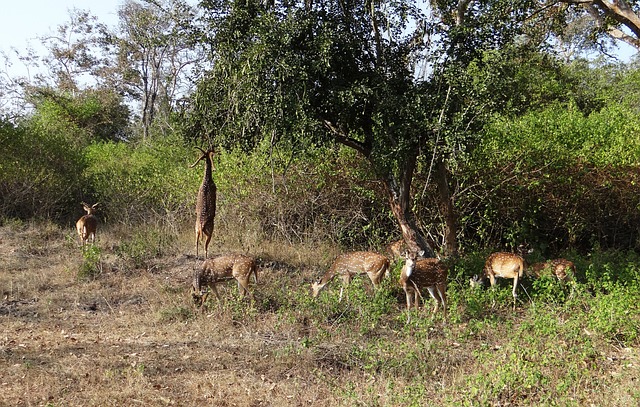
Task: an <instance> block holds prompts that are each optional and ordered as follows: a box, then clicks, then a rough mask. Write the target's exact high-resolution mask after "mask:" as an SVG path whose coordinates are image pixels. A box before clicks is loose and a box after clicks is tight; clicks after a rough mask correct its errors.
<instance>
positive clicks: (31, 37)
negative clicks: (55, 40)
mask: <svg viewBox="0 0 640 407" xmlns="http://www.w3.org/2000/svg"><path fill="white" fill-rule="evenodd" d="M123 2H124V0H98V1H96V0H10V1H3V4H2V11H1V12H0V50H2V51H3V52H5V53H9V54H13V53H12V52H11V48H15V49H17V50H18V51H19V52H20V53H24V52H25V50H26V49H27V48H28V45H31V47H32V48H34V49H35V50H38V49H39V47H40V43H39V41H38V40H37V38H36V37H37V36H42V35H46V34H48V33H51V32H54V31H55V29H56V28H57V27H58V26H59V25H61V24H64V23H66V22H67V21H69V10H73V9H74V8H76V9H80V10H88V11H90V12H91V14H93V15H95V16H96V17H98V20H99V21H100V22H101V23H104V24H106V25H108V26H112V27H113V26H115V25H116V24H117V22H118V15H117V10H118V8H119V7H120V5H121V4H122V3H123ZM19 65H20V62H14V67H13V68H12V69H16V70H19V69H20V68H21V67H20V66H19ZM0 69H2V68H0Z"/></svg>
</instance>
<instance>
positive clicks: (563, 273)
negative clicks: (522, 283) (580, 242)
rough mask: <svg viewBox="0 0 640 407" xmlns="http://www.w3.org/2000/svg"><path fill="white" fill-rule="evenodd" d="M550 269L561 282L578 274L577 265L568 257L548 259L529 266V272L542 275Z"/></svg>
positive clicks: (533, 274)
mask: <svg viewBox="0 0 640 407" xmlns="http://www.w3.org/2000/svg"><path fill="white" fill-rule="evenodd" d="M548 271H550V272H551V273H552V274H553V275H554V276H555V277H556V278H557V279H558V281H560V282H561V283H564V282H566V281H569V280H571V279H572V277H573V276H575V274H576V266H575V264H573V262H572V261H570V260H567V259H553V260H547V261H545V262H543V263H534V264H532V265H531V266H529V267H527V274H528V275H531V276H534V277H540V276H542V275H544V274H545V272H548Z"/></svg>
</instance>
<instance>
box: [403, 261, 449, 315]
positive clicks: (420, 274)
mask: <svg viewBox="0 0 640 407" xmlns="http://www.w3.org/2000/svg"><path fill="white" fill-rule="evenodd" d="M403 257H404V259H405V263H404V266H403V267H402V272H401V273H400V285H401V286H402V289H403V290H404V293H405V296H406V299H407V323H408V322H409V318H410V314H409V311H410V310H411V304H412V303H413V304H414V306H415V308H416V310H417V309H418V304H419V297H420V298H422V295H421V294H420V291H421V289H423V288H426V289H427V290H429V294H430V295H431V297H432V298H433V299H434V300H436V305H435V307H434V309H433V314H434V315H435V313H436V312H438V308H439V306H440V304H441V303H442V309H443V312H444V315H445V317H446V315H447V275H448V273H449V268H448V267H447V265H446V264H445V263H443V262H441V261H440V260H438V259H435V258H428V259H421V260H416V255H415V254H414V255H410V254H404V255H403ZM412 294H413V301H412V298H411V297H412Z"/></svg>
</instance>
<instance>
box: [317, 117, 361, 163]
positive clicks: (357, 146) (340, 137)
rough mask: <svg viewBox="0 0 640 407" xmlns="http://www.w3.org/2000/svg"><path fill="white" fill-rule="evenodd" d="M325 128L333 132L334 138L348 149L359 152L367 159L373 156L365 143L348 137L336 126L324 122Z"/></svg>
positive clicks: (327, 121) (326, 121)
mask: <svg viewBox="0 0 640 407" xmlns="http://www.w3.org/2000/svg"><path fill="white" fill-rule="evenodd" d="M324 126H325V127H326V128H327V129H329V131H331V133H332V134H333V138H334V139H335V140H336V141H337V142H338V143H340V144H344V145H345V146H347V147H351V148H353V149H354V150H356V151H357V152H359V153H360V154H362V155H363V156H365V157H369V156H370V155H371V149H370V148H367V146H366V145H365V144H364V143H362V142H360V141H358V140H356V139H354V138H351V137H349V136H347V134H346V132H345V131H344V130H342V129H341V128H339V127H338V126H336V125H335V124H333V123H331V122H330V121H329V120H324Z"/></svg>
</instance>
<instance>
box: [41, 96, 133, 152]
mask: <svg viewBox="0 0 640 407" xmlns="http://www.w3.org/2000/svg"><path fill="white" fill-rule="evenodd" d="M30 99H31V101H32V103H34V105H35V109H36V111H35V114H34V115H33V117H32V118H31V122H32V125H33V127H34V128H36V129H37V130H39V131H41V132H44V133H48V134H52V133H62V134H65V135H66V137H67V138H68V139H69V140H70V141H73V142H74V144H77V145H79V146H84V145H87V144H88V143H89V142H92V141H109V140H111V141H117V140H122V139H124V138H125V137H126V131H127V127H128V121H129V115H130V113H129V108H128V107H127V106H126V105H125V104H124V103H123V101H122V97H121V96H120V95H118V94H117V93H115V92H114V91H113V90H110V89H99V88H98V89H87V90H84V91H81V92H74V93H71V92H63V91H59V90H55V89H48V88H35V89H34V90H32V92H31V96H30Z"/></svg>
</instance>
